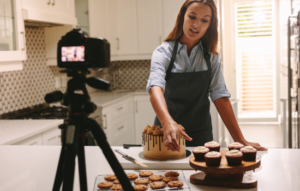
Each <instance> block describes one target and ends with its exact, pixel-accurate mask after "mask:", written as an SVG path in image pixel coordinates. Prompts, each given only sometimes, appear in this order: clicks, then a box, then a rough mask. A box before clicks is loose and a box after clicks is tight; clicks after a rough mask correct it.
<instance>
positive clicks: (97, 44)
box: [57, 29, 110, 69]
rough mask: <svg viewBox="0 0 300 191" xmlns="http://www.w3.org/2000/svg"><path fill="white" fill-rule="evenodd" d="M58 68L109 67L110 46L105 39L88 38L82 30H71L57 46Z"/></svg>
mask: <svg viewBox="0 0 300 191" xmlns="http://www.w3.org/2000/svg"><path fill="white" fill-rule="evenodd" d="M57 64H58V67H60V68H67V69H72V68H77V69H86V68H106V67H109V66H110V44H109V42H108V41H107V40H106V39H101V38H90V37H88V34H87V33H86V32H85V31H84V30H82V29H73V30H72V31H70V32H68V33H67V34H66V35H65V36H63V37H62V38H61V40H60V41H59V42H58V45H57Z"/></svg>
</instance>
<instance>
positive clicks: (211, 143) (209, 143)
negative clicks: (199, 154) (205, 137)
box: [204, 141, 220, 147]
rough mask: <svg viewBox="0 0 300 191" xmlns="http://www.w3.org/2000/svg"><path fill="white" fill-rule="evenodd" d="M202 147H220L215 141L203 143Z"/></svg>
mask: <svg viewBox="0 0 300 191" xmlns="http://www.w3.org/2000/svg"><path fill="white" fill-rule="evenodd" d="M204 146H206V147H218V146H220V144H219V143H217V142H216V141H210V142H207V143H205V145H204Z"/></svg>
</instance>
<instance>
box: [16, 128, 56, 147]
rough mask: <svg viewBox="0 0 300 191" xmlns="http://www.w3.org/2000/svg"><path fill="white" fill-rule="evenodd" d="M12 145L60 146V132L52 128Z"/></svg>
mask: <svg viewBox="0 0 300 191" xmlns="http://www.w3.org/2000/svg"><path fill="white" fill-rule="evenodd" d="M14 145H61V130H60V129H59V128H58V127H53V128H51V129H49V130H46V131H44V132H41V133H37V134H35V135H33V136H31V137H28V138H26V139H24V140H21V141H19V142H17V143H14Z"/></svg>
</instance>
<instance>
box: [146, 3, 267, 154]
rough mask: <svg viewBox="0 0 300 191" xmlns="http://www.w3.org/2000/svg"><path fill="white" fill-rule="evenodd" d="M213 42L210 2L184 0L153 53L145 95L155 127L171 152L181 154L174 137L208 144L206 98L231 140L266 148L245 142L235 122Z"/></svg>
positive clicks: (215, 37) (214, 12)
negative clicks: (216, 112) (149, 102)
mask: <svg viewBox="0 0 300 191" xmlns="http://www.w3.org/2000/svg"><path fill="white" fill-rule="evenodd" d="M218 40H219V39H218V18H217V8H216V5H215V3H214V1H213V0H186V1H185V3H184V4H183V5H182V7H181V9H180V11H179V14H178V16H177V21H176V24H175V27H174V29H173V30H172V31H171V33H170V34H169V36H168V37H167V38H166V39H165V41H164V42H163V43H162V45H160V46H159V47H158V48H156V50H155V51H154V52H153V55H152V59H151V72H150V77H149V80H148V84H147V91H148V92H149V93H150V101H151V103H152V106H153V109H154V111H155V113H156V115H157V117H156V118H155V122H154V124H155V125H160V126H161V127H163V131H164V140H165V143H164V144H165V145H166V146H167V147H168V148H170V149H171V150H173V151H176V150H177V151H179V150H180V146H179V145H178V142H177V140H176V135H177V134H181V135H182V136H183V137H184V138H185V139H186V140H187V142H186V144H187V146H202V145H204V143H205V142H209V141H212V140H213V135H212V125H211V117H210V113H209V108H210V102H209V99H208V95H210V97H211V100H212V101H213V102H214V104H215V106H216V108H217V110H218V112H219V114H220V116H221V118H222V120H223V121H224V123H225V125H226V127H227V129H228V130H229V132H230V134H231V136H232V138H233V139H234V141H236V142H240V143H242V144H244V145H251V146H253V147H255V148H256V149H258V150H267V149H266V148H264V147H261V146H260V145H259V144H258V143H252V142H248V141H246V140H245V138H244V136H243V134H242V132H241V130H240V128H239V126H238V124H237V121H236V119H235V116H234V113H233V110H232V107H231V104H230V101H229V99H228V98H229V97H230V93H229V92H228V90H227V89H226V85H225V81H224V77H223V74H222V71H221V70H222V67H221V62H220V56H219V53H218V47H217V46H218ZM178 124H180V125H182V126H183V127H184V128H185V131H186V133H185V132H184V131H183V130H182V129H181V128H180V127H179V125H178Z"/></svg>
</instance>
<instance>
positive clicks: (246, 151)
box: [241, 146, 257, 161]
mask: <svg viewBox="0 0 300 191" xmlns="http://www.w3.org/2000/svg"><path fill="white" fill-rule="evenodd" d="M241 152H242V153H243V160H244V161H255V160H256V153H257V151H256V149H255V148H253V147H252V146H245V147H244V148H241Z"/></svg>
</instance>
